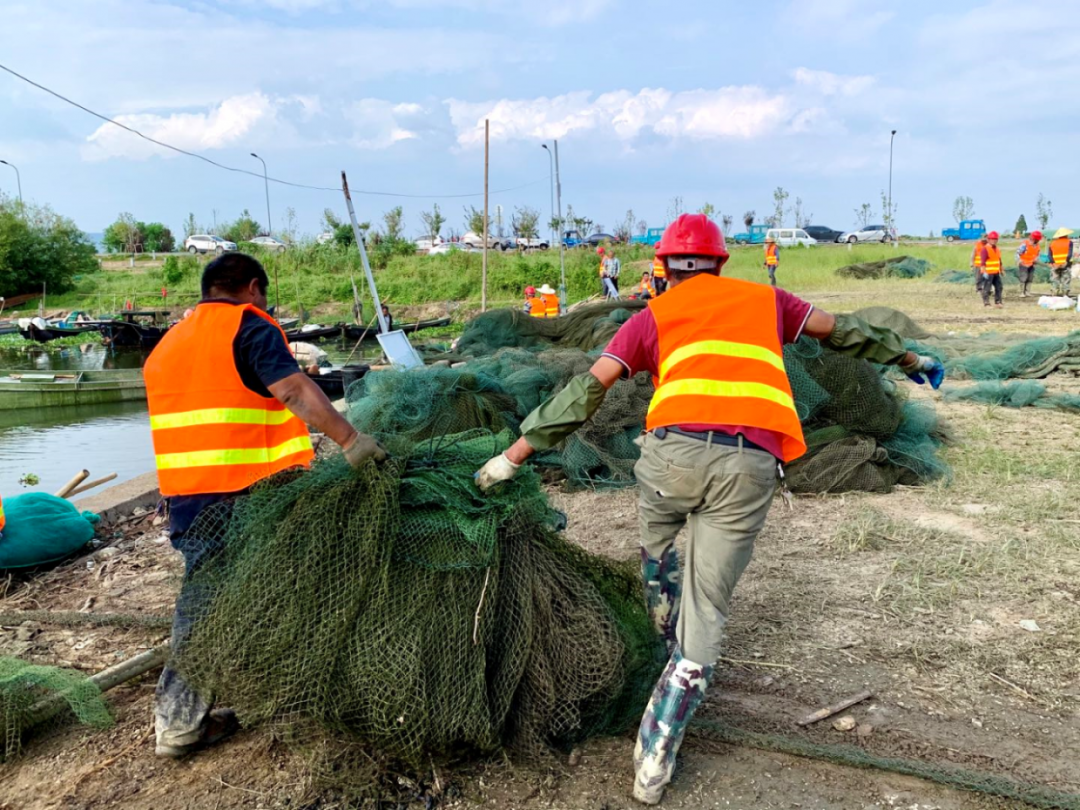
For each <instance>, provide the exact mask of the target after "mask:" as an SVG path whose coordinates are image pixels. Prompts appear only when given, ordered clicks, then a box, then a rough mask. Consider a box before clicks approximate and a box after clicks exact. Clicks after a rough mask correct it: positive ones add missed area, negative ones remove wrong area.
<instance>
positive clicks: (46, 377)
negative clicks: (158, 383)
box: [0, 368, 146, 411]
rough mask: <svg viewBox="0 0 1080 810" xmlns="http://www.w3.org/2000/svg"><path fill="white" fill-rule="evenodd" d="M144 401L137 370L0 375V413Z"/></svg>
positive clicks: (144, 386)
mask: <svg viewBox="0 0 1080 810" xmlns="http://www.w3.org/2000/svg"><path fill="white" fill-rule="evenodd" d="M145 399H146V383H145V382H143V376H142V370H141V369H137V368H136V369H117V370H115V371H66V372H65V371H49V372H42V371H25V370H23V371H0V410H2V411H8V410H16V409H19V408H49V407H56V406H60V405H69V406H70V405H101V404H105V403H112V402H136V401H139V400H145Z"/></svg>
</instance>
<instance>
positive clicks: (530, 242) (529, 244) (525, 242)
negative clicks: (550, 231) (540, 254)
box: [517, 236, 551, 250]
mask: <svg viewBox="0 0 1080 810" xmlns="http://www.w3.org/2000/svg"><path fill="white" fill-rule="evenodd" d="M517 246H518V247H519V248H521V249H522V250H547V249H548V248H549V247H551V245H550V244H549V243H548V240H547V239H542V238H541V237H539V236H530V237H527V238H526V237H524V236H519V237H518V238H517Z"/></svg>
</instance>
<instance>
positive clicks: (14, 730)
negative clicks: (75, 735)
mask: <svg viewBox="0 0 1080 810" xmlns="http://www.w3.org/2000/svg"><path fill="white" fill-rule="evenodd" d="M69 721H76V722H79V723H83V724H85V725H88V726H93V727H95V728H104V727H107V726H109V725H111V724H112V716H111V715H110V714H109V709H108V707H107V705H106V703H105V699H104V698H103V697H102V695H101V690H100V689H99V688H98V687H97V686H96V685H95V684H94V683H93V681H91V680H90V679H89V678H87V677H86V676H85V675H83V674H82V673H79V672H75V671H73V670H68V669H60V668H59V667H50V666H42V665H39V664H33V663H30V662H29V661H24V660H22V659H19V658H8V657H2V656H0V762H3V761H4V760H7V759H9V758H11V757H13V756H16V755H17V754H18V753H19V751H20V750H21V748H22V744H23V742H24V740H25V738H26V736H27V735H28V734H29V733H30V732H31V731H35V732H38V733H40V732H41V731H42V730H43V729H46V728H48V727H50V726H52V727H56V726H58V725H60V724H63V723H65V722H69Z"/></svg>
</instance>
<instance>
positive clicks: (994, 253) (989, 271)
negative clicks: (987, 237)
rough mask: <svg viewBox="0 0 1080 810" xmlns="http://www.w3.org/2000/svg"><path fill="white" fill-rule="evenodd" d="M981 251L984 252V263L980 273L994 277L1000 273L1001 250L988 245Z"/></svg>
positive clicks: (995, 246)
mask: <svg viewBox="0 0 1080 810" xmlns="http://www.w3.org/2000/svg"><path fill="white" fill-rule="evenodd" d="M983 249H984V250H985V251H986V262H985V263H984V264H983V269H982V271H983V272H984V273H986V275H988V276H996V275H997V274H998V273H1000V272H1001V249H1000V248H998V247H997V245H990V244H988V245H987V246H986V247H985V248H983Z"/></svg>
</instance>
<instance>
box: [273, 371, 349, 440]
mask: <svg viewBox="0 0 1080 810" xmlns="http://www.w3.org/2000/svg"><path fill="white" fill-rule="evenodd" d="M269 388H270V393H271V394H273V395H274V398H275V399H276V400H277V401H278V402H280V403H281V404H282V405H284V406H285V407H286V408H288V409H289V410H290V411H292V412H293V413H294V414H296V415H297V416H298V417H300V418H301V419H303V420H304V422H306V423H307V424H309V425H311V426H312V427H313V428H315V429H316V430H318V431H319V432H320V433H325V434H326V435H327V436H329V437H330V438H331V439H333V440H334V441H335V442H336V443H337V444H338V445H340V446H341V447H344V446H345V445H347V444H349V442H351V441H352V440H353V438H354V437H355V436H356V428H354V427H353V426H352V425H350V424H349V422H348V420H347V419H346V418H345V417H344V416H342V415H341V414H340V413H338V412H337V411H336V410H334V406H333V405H331V404H330V400H329V399H327V398H326V394H324V393H323V392H322V390H321V389H320V388H319V386H317V385H315V383H313V382H312V381H311V380H310V379H308V376H307V375H306V374H304V373H303V372H302V371H298V372H296V373H295V374H291V375H289V376H288V377H286V378H285V379H284V380H281V381H279V382H276V383H274V384H273V385H271V386H269Z"/></svg>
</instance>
